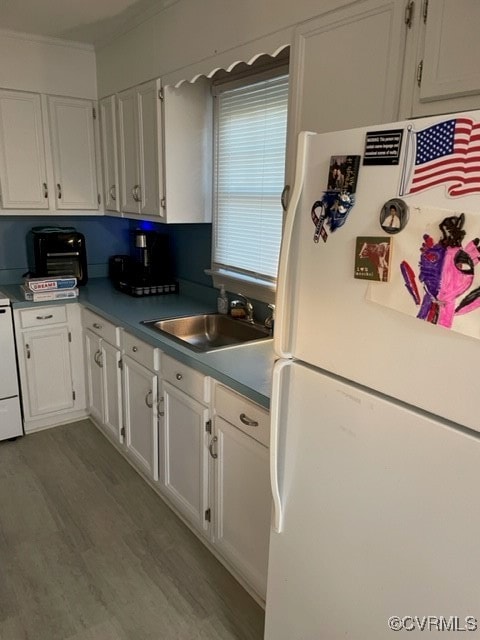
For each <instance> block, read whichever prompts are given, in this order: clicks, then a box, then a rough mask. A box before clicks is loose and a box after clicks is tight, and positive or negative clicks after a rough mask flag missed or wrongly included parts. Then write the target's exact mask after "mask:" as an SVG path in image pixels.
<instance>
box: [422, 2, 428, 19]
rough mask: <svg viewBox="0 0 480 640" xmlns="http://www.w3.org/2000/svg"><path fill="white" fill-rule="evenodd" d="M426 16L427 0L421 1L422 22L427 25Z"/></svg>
mask: <svg viewBox="0 0 480 640" xmlns="http://www.w3.org/2000/svg"><path fill="white" fill-rule="evenodd" d="M427 16H428V0H423V22H424V23H425V24H426V23H427Z"/></svg>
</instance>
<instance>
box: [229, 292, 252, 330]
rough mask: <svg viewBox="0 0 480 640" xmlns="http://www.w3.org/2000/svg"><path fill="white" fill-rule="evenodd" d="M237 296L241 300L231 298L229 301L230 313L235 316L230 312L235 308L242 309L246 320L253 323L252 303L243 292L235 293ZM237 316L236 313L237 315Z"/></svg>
mask: <svg viewBox="0 0 480 640" xmlns="http://www.w3.org/2000/svg"><path fill="white" fill-rule="evenodd" d="M235 295H236V296H237V298H241V300H237V298H235V300H232V301H231V302H230V314H231V315H232V316H234V317H235V315H237V314H235V313H232V311H234V310H235V309H242V310H243V311H244V312H245V320H246V321H247V322H252V323H253V304H252V303H251V302H250V300H249V299H248V298H247V297H246V296H244V295H243V293H236V294H235ZM237 317H238V315H237Z"/></svg>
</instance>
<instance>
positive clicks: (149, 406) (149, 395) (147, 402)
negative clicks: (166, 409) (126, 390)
mask: <svg viewBox="0 0 480 640" xmlns="http://www.w3.org/2000/svg"><path fill="white" fill-rule="evenodd" d="M149 398H153V391H152V390H151V389H150V391H149V392H148V393H147V395H146V396H145V404H146V405H147V407H148V408H149V409H153V402H152V400H149Z"/></svg>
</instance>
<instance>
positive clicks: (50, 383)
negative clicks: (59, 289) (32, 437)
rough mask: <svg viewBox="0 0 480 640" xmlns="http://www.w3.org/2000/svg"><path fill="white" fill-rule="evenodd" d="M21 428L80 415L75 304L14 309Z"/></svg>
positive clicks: (80, 372) (80, 361)
mask: <svg viewBox="0 0 480 640" xmlns="http://www.w3.org/2000/svg"><path fill="white" fill-rule="evenodd" d="M14 319H15V332H16V336H17V348H18V361H19V370H20V386H21V391H22V404H23V414H24V426H25V432H26V433H28V432H30V431H36V430H38V429H42V428H45V427H47V426H51V425H54V424H60V423H62V422H67V421H69V420H71V419H78V418H80V417H82V416H84V415H85V409H86V403H85V383H84V375H83V371H84V366H83V352H82V339H81V326H80V315H79V308H78V305H68V306H67V305H66V306H54V307H38V308H34V309H18V310H15V311H14Z"/></svg>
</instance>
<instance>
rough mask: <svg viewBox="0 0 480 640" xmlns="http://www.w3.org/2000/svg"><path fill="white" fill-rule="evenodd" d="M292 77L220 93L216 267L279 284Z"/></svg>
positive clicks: (217, 133)
mask: <svg viewBox="0 0 480 640" xmlns="http://www.w3.org/2000/svg"><path fill="white" fill-rule="evenodd" d="M287 99H288V75H282V76H277V77H273V78H271V77H270V78H268V79H265V80H261V81H257V82H254V83H252V84H249V85H247V86H245V85H244V86H240V87H235V88H232V89H226V90H222V89H220V90H219V91H218V95H217V105H216V144H215V177H216V179H215V224H214V246H213V268H214V269H218V268H220V269H227V270H229V271H234V272H237V273H243V274H245V275H249V276H253V277H254V278H257V279H260V280H268V281H275V279H276V276H277V266H278V254H279V250H280V240H281V235H282V218H283V216H282V207H281V204H280V196H281V193H282V189H283V186H284V179H285V178H284V173H285V147H286V132H287Z"/></svg>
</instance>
